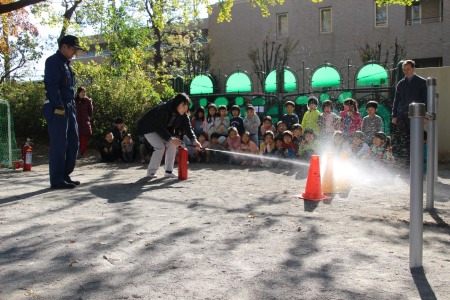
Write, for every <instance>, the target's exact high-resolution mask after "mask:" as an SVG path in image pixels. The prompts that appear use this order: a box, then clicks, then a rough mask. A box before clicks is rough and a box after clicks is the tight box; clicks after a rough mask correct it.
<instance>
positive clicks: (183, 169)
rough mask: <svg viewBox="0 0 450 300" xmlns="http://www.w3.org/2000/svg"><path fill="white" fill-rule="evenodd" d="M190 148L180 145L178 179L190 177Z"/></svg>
mask: <svg viewBox="0 0 450 300" xmlns="http://www.w3.org/2000/svg"><path fill="white" fill-rule="evenodd" d="M188 156H189V155H188V149H187V148H185V147H183V146H182V147H180V148H179V149H178V179H180V180H186V179H188Z"/></svg>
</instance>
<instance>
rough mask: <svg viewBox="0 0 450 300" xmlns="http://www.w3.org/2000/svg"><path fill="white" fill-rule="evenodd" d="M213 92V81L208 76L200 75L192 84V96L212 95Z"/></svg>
mask: <svg viewBox="0 0 450 300" xmlns="http://www.w3.org/2000/svg"><path fill="white" fill-rule="evenodd" d="M213 91H214V86H213V81H212V80H211V78H210V77H208V76H206V75H198V76H196V77H195V78H194V79H193V80H192V82H191V85H190V94H191V95H201V94H212V93H213Z"/></svg>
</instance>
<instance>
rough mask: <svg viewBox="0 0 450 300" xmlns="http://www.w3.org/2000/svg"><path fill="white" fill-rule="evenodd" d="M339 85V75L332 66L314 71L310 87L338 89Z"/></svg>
mask: <svg viewBox="0 0 450 300" xmlns="http://www.w3.org/2000/svg"><path fill="white" fill-rule="evenodd" d="M340 84H341V75H340V74H339V72H338V70H337V69H336V68H335V67H333V66H329V65H326V66H323V67H320V68H318V69H316V70H315V71H314V73H313V75H312V78H311V86H312V88H313V89H317V88H331V87H338V86H339V85H340Z"/></svg>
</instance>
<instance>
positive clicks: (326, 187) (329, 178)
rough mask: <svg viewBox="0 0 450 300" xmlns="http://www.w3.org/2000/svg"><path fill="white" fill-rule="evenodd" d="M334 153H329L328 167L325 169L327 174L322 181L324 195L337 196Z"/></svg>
mask: <svg viewBox="0 0 450 300" xmlns="http://www.w3.org/2000/svg"><path fill="white" fill-rule="evenodd" d="M333 157H334V153H333V152H328V153H327V165H326V168H325V174H324V175H323V180H322V192H323V193H324V194H335V193H336V184H335V182H334V169H333V167H334V160H333Z"/></svg>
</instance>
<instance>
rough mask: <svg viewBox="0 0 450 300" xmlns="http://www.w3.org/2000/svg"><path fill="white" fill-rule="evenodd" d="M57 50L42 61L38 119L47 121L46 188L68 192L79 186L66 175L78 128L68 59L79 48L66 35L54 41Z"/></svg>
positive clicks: (72, 166) (75, 149) (73, 155)
mask: <svg viewBox="0 0 450 300" xmlns="http://www.w3.org/2000/svg"><path fill="white" fill-rule="evenodd" d="M58 47H59V49H58V50H57V51H56V53H55V54H53V55H51V56H50V57H48V58H47V60H46V61H45V70H44V85H45V90H46V97H47V100H45V102H44V106H43V108H42V116H43V117H44V118H45V120H46V121H47V125H48V135H49V139H50V145H49V146H50V147H49V173H50V185H51V188H53V189H71V188H74V187H75V185H79V184H80V182H79V181H75V180H72V179H71V178H70V174H71V173H72V172H73V170H74V169H75V161H76V159H77V152H78V145H79V142H78V125H77V119H76V110H75V103H74V96H75V93H74V85H75V76H74V74H73V71H72V69H71V67H70V60H71V59H72V57H73V56H74V55H75V54H76V53H77V51H78V50H83V48H81V46H80V43H79V40H78V38H77V37H75V36H73V35H66V36H64V37H62V38H61V39H60V40H59V41H58Z"/></svg>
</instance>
